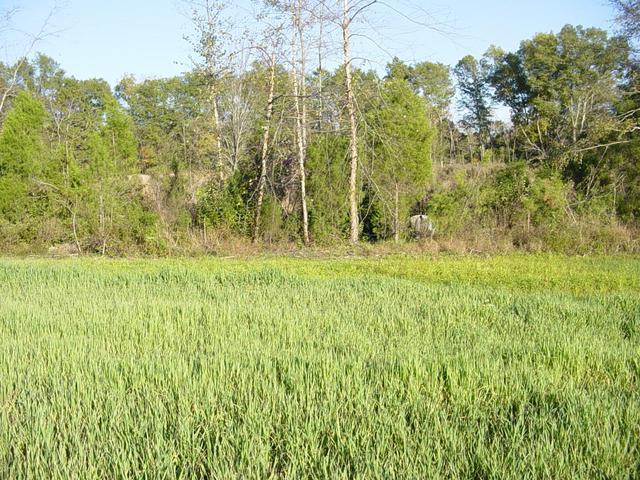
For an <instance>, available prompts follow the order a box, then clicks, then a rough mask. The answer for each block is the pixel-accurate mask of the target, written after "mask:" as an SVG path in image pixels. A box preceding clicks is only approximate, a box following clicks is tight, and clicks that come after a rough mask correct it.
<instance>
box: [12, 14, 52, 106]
mask: <svg viewBox="0 0 640 480" xmlns="http://www.w3.org/2000/svg"><path fill="white" fill-rule="evenodd" d="M58 10H59V7H58V6H57V5H54V7H53V8H52V9H51V10H50V11H49V13H48V14H47V17H46V18H45V20H44V22H42V25H41V27H40V30H39V31H38V32H37V33H36V34H33V35H31V34H28V41H27V44H26V45H25V47H24V49H23V51H22V54H21V55H20V57H18V60H17V61H16V63H15V64H14V65H13V67H12V68H11V71H10V73H9V80H8V82H7V84H6V85H5V86H4V88H3V89H2V92H1V93H0V114H2V111H3V109H4V107H5V105H6V103H7V100H8V99H9V97H10V96H11V95H13V94H14V92H15V89H16V88H17V87H18V77H19V75H20V71H21V70H22V68H23V67H24V66H25V64H26V63H27V62H28V61H29V57H30V56H31V54H32V53H33V52H34V50H35V48H36V46H37V45H38V44H39V43H40V42H42V41H43V40H44V39H45V38H47V37H49V36H51V35H54V34H55V32H53V31H52V30H51V28H50V27H51V21H52V20H53V17H54V16H55V14H56V13H57V12H58ZM16 11H17V10H16V9H12V10H6V11H4V12H2V13H0V18H1V20H0V32H3V31H6V30H9V29H10V26H11V19H12V17H13V15H14V14H15V13H16Z"/></svg>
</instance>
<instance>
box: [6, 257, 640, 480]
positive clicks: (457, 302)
mask: <svg viewBox="0 0 640 480" xmlns="http://www.w3.org/2000/svg"><path fill="white" fill-rule="evenodd" d="M0 478H2V479H4V478H7V479H15V478H38V479H40V478H55V479H58V478H59V479H68V478H78V479H92V478H96V479H97V478H100V479H105V478H107V479H108V478H131V479H138V478H154V479H155V478H163V479H164V478H166V479H171V478H362V479H371V478H402V479H405V478H420V479H422V478H500V479H503V478H513V479H523V478H640V259H638V258H630V257H626V258H622V257H620V258H566V257H558V256H505V257H492V258H487V259H484V258H479V257H451V258H448V257H438V258H435V259H434V258H426V257H420V258H411V257H391V258H385V259H379V260H372V259H350V260H348V259H344V260H295V259H279V258H269V259H252V260H220V259H189V260H118V261H114V260H101V259H70V260H14V259H5V260H0Z"/></svg>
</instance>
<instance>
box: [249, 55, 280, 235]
mask: <svg viewBox="0 0 640 480" xmlns="http://www.w3.org/2000/svg"><path fill="white" fill-rule="evenodd" d="M275 85H276V59H275V53H274V54H272V56H271V65H270V75H269V98H268V101H267V117H266V120H265V125H264V127H262V128H263V132H262V153H261V155H260V178H259V180H258V198H257V201H256V216H255V223H254V227H253V243H256V242H257V241H258V237H259V235H260V216H261V215H262V202H263V199H264V185H265V183H266V179H267V154H268V152H269V137H270V135H269V134H270V130H271V118H272V117H273V99H274V93H275Z"/></svg>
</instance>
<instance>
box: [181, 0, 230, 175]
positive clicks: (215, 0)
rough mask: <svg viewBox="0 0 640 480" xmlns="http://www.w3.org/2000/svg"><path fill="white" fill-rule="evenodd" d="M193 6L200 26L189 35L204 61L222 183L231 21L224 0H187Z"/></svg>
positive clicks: (197, 24)
mask: <svg viewBox="0 0 640 480" xmlns="http://www.w3.org/2000/svg"><path fill="white" fill-rule="evenodd" d="M187 2H188V5H189V6H190V8H191V20H192V22H193V26H194V28H195V30H196V34H195V37H193V38H191V37H185V39H186V40H187V41H188V42H189V43H190V44H191V46H192V47H193V49H194V50H195V52H196V53H197V54H198V55H199V56H200V58H201V61H200V62H196V64H197V65H198V66H199V67H200V68H201V70H202V71H203V73H204V74H205V76H206V80H207V82H208V87H209V91H210V99H211V105H212V109H213V122H214V135H215V143H216V150H217V151H216V168H217V170H218V176H219V179H220V184H221V185H222V184H223V183H224V181H225V179H226V175H225V168H224V164H223V158H222V157H223V148H222V140H221V127H220V112H219V107H218V102H219V95H220V80H221V79H222V77H223V76H224V75H225V74H226V73H227V72H228V70H229V57H230V56H229V53H228V52H227V50H226V46H227V45H228V43H229V36H230V33H229V25H228V21H227V20H226V19H225V17H224V4H223V3H222V2H221V1H219V0H201V1H196V0H187Z"/></svg>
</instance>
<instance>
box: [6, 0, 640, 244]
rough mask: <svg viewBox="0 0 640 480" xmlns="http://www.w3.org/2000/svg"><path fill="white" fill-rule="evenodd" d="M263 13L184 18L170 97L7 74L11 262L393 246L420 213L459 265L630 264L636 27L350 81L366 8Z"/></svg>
mask: <svg viewBox="0 0 640 480" xmlns="http://www.w3.org/2000/svg"><path fill="white" fill-rule="evenodd" d="M267 3H268V8H267V9H266V10H264V11H263V12H262V13H261V15H260V17H259V19H258V20H257V24H258V25H260V26H261V27H263V28H261V33H260V34H259V35H258V34H256V33H255V32H253V33H252V35H250V36H248V35H245V36H242V37H241V38H240V37H237V36H235V35H233V34H232V33H229V32H230V29H229V28H228V26H227V23H226V17H225V16H224V10H223V9H222V8H221V7H220V6H219V5H217V4H216V3H214V2H205V3H204V5H201V6H200V7H199V8H198V9H194V11H193V20H194V26H195V32H196V34H195V35H194V36H193V38H191V39H190V41H191V43H192V45H193V47H194V52H195V53H197V54H198V55H199V57H198V58H199V59H200V61H199V62H198V63H197V64H196V65H195V66H194V68H193V69H192V70H191V71H189V72H187V73H185V74H184V75H182V76H179V77H175V78H165V79H148V80H144V81H137V80H136V79H135V78H134V77H126V78H124V79H122V81H121V82H120V83H119V84H118V85H117V86H116V87H115V89H113V90H112V89H111V88H110V86H109V85H108V84H107V83H106V82H105V81H103V80H77V79H75V78H73V77H72V76H69V75H68V74H67V73H66V72H64V71H63V70H62V69H61V67H60V66H59V65H58V64H57V63H56V62H55V61H54V60H53V59H51V58H48V57H46V56H44V55H37V56H36V57H35V58H34V59H32V60H30V59H20V60H18V61H17V62H16V63H15V64H13V65H4V64H0V93H1V94H2V105H0V245H1V246H2V249H3V250H5V251H8V250H42V249H46V248H49V247H51V246H56V245H66V246H67V248H69V249H72V250H75V251H78V252H83V253H103V254H105V253H106V254H121V253H127V252H136V251H137V252H149V253H168V252H172V251H194V250H199V249H200V250H207V249H215V248H216V247H217V246H218V245H219V244H220V242H223V241H224V240H225V239H236V240H239V239H242V238H246V239H247V240H249V239H251V240H253V241H254V242H256V243H259V244H263V243H286V242H292V241H293V242H301V243H306V244H308V243H316V244H325V243H333V242H337V241H342V240H347V239H350V240H351V241H352V242H354V243H355V242H357V241H359V240H366V241H369V242H378V241H384V240H395V241H402V240H409V239H411V238H413V237H414V236H415V235H414V233H415V232H412V231H411V229H410V223H409V219H410V217H411V216H412V215H419V214H426V215H428V216H429V217H430V218H431V219H432V222H433V224H434V225H435V228H436V234H435V237H434V239H435V241H437V242H440V243H442V244H447V243H448V244H455V243H456V242H457V243H458V244H461V245H463V246H464V247H465V248H476V249H477V248H481V247H482V248H513V247H517V248H524V249H535V250H540V249H554V250H563V251H591V250H621V249H627V250H629V249H634V248H637V241H636V240H635V237H634V234H633V232H634V231H635V228H636V227H637V225H638V220H639V219H640V161H639V158H640V141H639V137H638V130H639V127H638V114H639V112H640V96H639V92H640V90H639V82H638V63H637V61H636V57H635V55H634V54H633V49H632V47H631V45H632V43H633V41H634V38H633V37H634V33H633V32H632V31H631V30H629V31H630V32H631V33H629V35H620V36H611V35H609V34H608V33H607V32H605V31H603V30H599V29H595V28H582V27H573V26H566V27H565V28H563V29H562V30H561V31H560V32H559V33H557V34H553V33H543V34H538V35H536V36H535V37H534V38H532V39H529V40H525V41H523V42H522V43H521V46H520V48H519V49H518V50H517V51H515V52H506V51H503V50H501V49H500V48H497V47H492V48H490V49H489V50H488V51H487V53H486V54H485V55H484V56H483V57H482V58H480V59H476V58H474V57H471V56H467V57H465V58H463V59H462V60H461V61H460V62H459V63H458V64H457V65H455V66H453V67H450V66H447V65H442V64H438V63H431V62H421V63H418V64H414V65H409V64H407V63H405V62H403V61H401V60H399V59H394V60H393V61H392V62H390V63H389V65H388V66H387V69H386V73H385V74H384V75H379V74H378V73H376V72H375V71H365V70H362V69H358V68H355V66H354V65H353V62H352V58H351V54H350V48H349V47H350V45H349V38H351V34H350V28H351V27H352V26H353V25H352V24H353V22H355V21H356V19H357V15H358V14H360V10H358V9H354V7H353V6H352V7H351V8H349V5H348V3H346V2H345V3H344V7H345V9H343V10H338V11H337V12H331V11H330V9H328V8H327V7H326V3H325V2H318V3H317V5H316V4H313V2H307V1H303V0H291V1H288V2H267ZM341 5H342V3H341ZM321 7H322V8H321ZM624 18H625V19H627V20H628V18H627V17H624ZM631 24H632V25H633V22H631ZM332 28H333V32H334V34H335V33H336V32H337V33H338V34H336V35H333V36H332V35H331V34H329V33H327V32H331V31H332V30H331V29H332ZM333 37H336V38H338V39H339V40H335V41H333V40H331V39H332V38H333ZM256 39H257V40H256ZM330 42H333V43H336V44H337V45H339V46H340V47H341V53H342V57H341V58H340V62H339V63H340V64H341V66H339V67H337V68H335V69H333V70H331V71H330V70H328V69H326V67H324V65H327V64H329V63H330V60H331V55H329V54H328V52H331V51H333V50H332V48H333V47H334V46H335V45H327V44H328V43H330ZM236 45H243V47H242V48H237V47H234V48H231V46H236ZM312 58H313V59H314V60H313V61H312V60H311V59H312ZM497 107H506V108H508V111H509V113H510V121H501V120H500V119H498V118H496V116H495V111H496V108H497ZM455 108H458V109H459V111H460V118H459V119H457V116H455V115H453V114H452V113H451V112H452V111H453V110H454V109H455Z"/></svg>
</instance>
